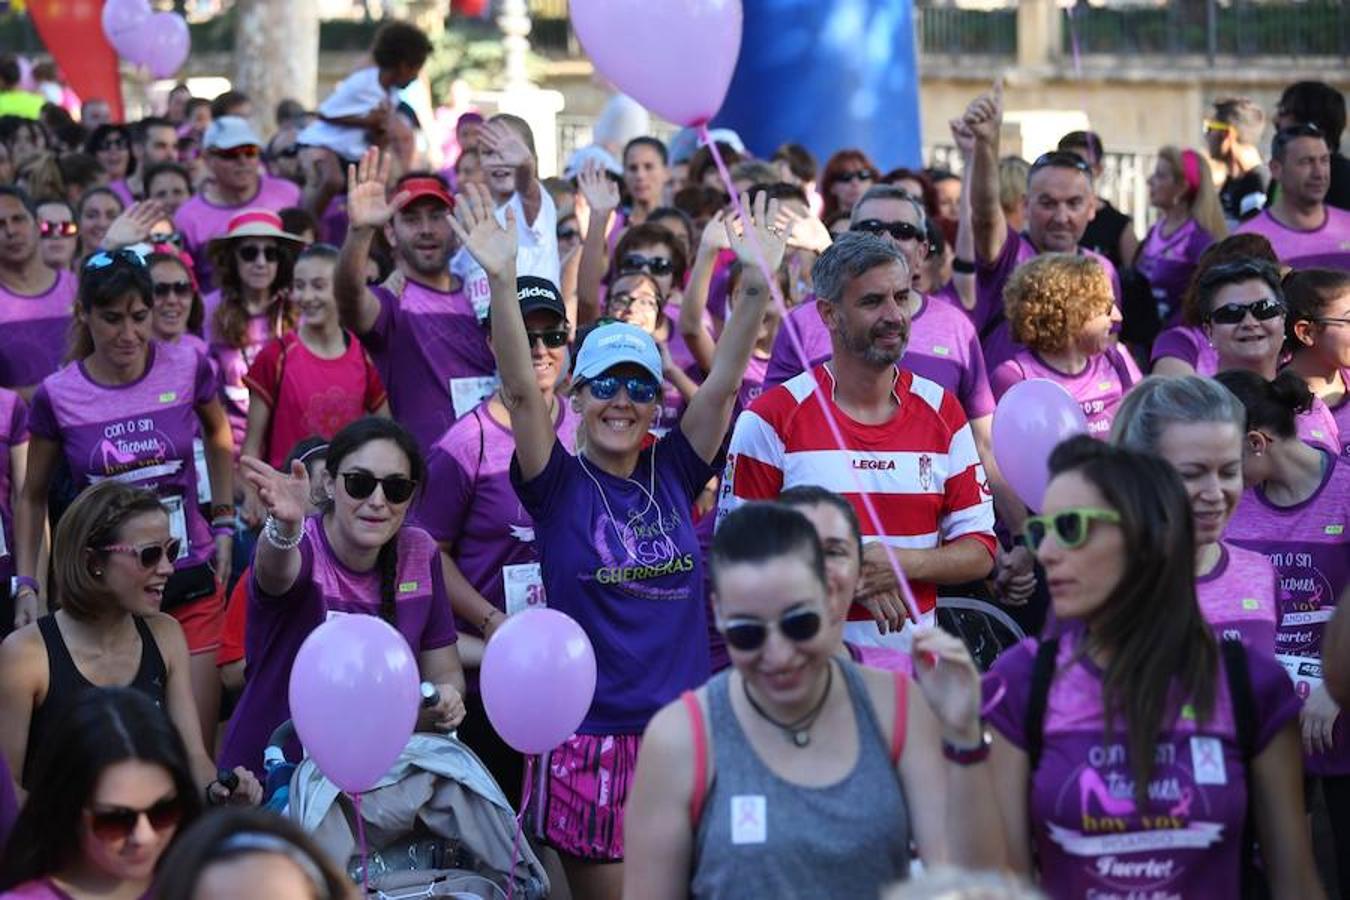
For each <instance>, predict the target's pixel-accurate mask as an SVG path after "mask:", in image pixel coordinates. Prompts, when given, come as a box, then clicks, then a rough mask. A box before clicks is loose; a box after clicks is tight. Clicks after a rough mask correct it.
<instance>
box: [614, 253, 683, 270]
mask: <svg viewBox="0 0 1350 900" xmlns="http://www.w3.org/2000/svg"><path fill="white" fill-rule="evenodd" d="M674 271H675V265H674V263H672V262H671V261H670V260H668V259H666V258H665V257H662V256H643V255H642V254H641V253H629V254H626V255H625V256H624V258H623V260H622V261H621V262H620V263H619V274H620V275H632V274H633V273H635V272H646V273H647V274H648V275H669V274H670V273H671V272H674Z"/></svg>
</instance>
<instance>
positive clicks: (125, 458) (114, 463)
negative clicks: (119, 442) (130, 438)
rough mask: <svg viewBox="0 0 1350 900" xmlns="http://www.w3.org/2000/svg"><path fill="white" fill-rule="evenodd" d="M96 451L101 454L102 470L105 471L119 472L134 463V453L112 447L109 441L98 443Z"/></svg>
mask: <svg viewBox="0 0 1350 900" xmlns="http://www.w3.org/2000/svg"><path fill="white" fill-rule="evenodd" d="M98 452H99V453H101V454H102V455H103V471H105V472H120V471H123V470H125V469H130V468H132V467H133V466H135V465H136V454H134V453H123V452H122V451H121V450H118V449H117V448H116V447H114V446H113V444H112V442H111V441H108V440H104V441H102V442H101V443H100V444H99V447H98Z"/></svg>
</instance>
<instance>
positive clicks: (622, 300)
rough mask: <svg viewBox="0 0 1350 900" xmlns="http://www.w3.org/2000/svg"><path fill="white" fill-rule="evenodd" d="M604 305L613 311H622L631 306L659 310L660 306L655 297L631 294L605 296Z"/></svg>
mask: <svg viewBox="0 0 1350 900" xmlns="http://www.w3.org/2000/svg"><path fill="white" fill-rule="evenodd" d="M605 305H606V306H608V307H609V308H610V309H611V310H613V311H615V312H622V311H623V310H625V309H628V308H630V307H633V306H636V307H637V308H638V309H656V310H659V309H660V308H661V303H660V301H659V300H657V299H656V298H655V297H638V296H635V295H633V294H610V295H609V297H608V298H606V301H605Z"/></svg>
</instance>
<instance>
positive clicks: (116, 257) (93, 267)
mask: <svg viewBox="0 0 1350 900" xmlns="http://www.w3.org/2000/svg"><path fill="white" fill-rule="evenodd" d="M119 262H120V263H126V264H127V265H132V266H135V267H136V268H138V269H144V268H145V257H144V256H142V255H141V254H139V253H137V252H136V251H135V250H132V249H131V248H129V247H123V248H122V249H121V250H113V251H111V252H109V251H107V250H100V251H99V252H97V253H95V254H93V255H92V256H90V257H89V258H88V259H86V260H85V261H84V270H85V271H86V272H97V271H98V270H99V269H106V268H108V266H112V265H116V264H117V263H119Z"/></svg>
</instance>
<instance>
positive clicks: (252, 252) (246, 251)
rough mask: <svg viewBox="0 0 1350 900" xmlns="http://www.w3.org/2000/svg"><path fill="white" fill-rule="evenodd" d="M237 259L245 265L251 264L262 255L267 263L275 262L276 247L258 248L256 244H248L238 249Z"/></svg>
mask: <svg viewBox="0 0 1350 900" xmlns="http://www.w3.org/2000/svg"><path fill="white" fill-rule="evenodd" d="M236 252H237V253H238V254H239V258H240V259H241V260H243V261H244V262H246V263H251V262H253V261H255V260H256V259H257V258H258V254H259V253H261V254H262V255H263V259H265V260H267V261H268V262H276V261H277V256H278V251H277V248H276V247H259V246H258V245H257V244H249V245H246V246H243V247H240V248H239V250H238V251H236Z"/></svg>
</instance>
